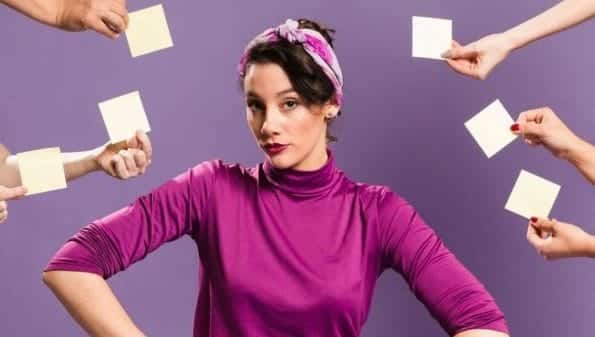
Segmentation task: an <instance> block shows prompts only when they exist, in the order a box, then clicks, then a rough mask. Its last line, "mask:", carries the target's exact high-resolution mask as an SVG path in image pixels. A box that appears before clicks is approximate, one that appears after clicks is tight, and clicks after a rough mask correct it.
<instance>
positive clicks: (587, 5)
mask: <svg viewBox="0 0 595 337" xmlns="http://www.w3.org/2000/svg"><path fill="white" fill-rule="evenodd" d="M593 16H595V0H564V1H561V2H560V3H558V4H557V5H555V6H554V7H552V8H550V9H548V10H546V11H545V12H543V13H541V14H539V15H537V16H535V17H533V18H531V19H529V20H527V21H525V22H523V23H521V24H520V25H518V26H516V27H513V28H511V29H509V30H508V31H506V32H505V33H504V34H505V35H506V36H507V37H508V39H509V40H510V42H511V48H512V49H513V50H514V49H518V48H521V47H524V46H526V45H527V44H529V43H531V42H533V41H536V40H538V39H541V38H544V37H546V36H549V35H552V34H555V33H558V32H560V31H563V30H566V29H568V28H571V27H574V26H575V25H578V24H579V23H582V22H583V21H585V20H588V19H590V18H592V17H593Z"/></svg>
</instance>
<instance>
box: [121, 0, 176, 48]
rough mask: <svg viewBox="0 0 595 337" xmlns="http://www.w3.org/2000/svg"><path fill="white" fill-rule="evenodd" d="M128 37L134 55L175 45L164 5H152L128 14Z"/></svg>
mask: <svg viewBox="0 0 595 337" xmlns="http://www.w3.org/2000/svg"><path fill="white" fill-rule="evenodd" d="M128 17H129V22H128V29H126V38H127V39H128V46H129V47H130V54H131V55H132V57H137V56H141V55H145V54H149V53H152V52H156V51H158V50H162V49H165V48H169V47H172V46H173V45H174V43H173V41H172V39H171V35H170V33H169V27H168V26H167V20H166V19H165V12H164V10H163V6H162V5H157V6H152V7H148V8H145V9H141V10H139V11H136V12H132V13H130V14H129V15H128Z"/></svg>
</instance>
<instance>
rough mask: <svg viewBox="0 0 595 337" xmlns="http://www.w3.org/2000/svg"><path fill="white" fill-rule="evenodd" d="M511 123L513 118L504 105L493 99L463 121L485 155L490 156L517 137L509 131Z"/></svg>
mask: <svg viewBox="0 0 595 337" xmlns="http://www.w3.org/2000/svg"><path fill="white" fill-rule="evenodd" d="M513 123H514V120H513V119H512V117H510V114H508V111H506V108H504V105H502V103H501V102H500V100H495V101H494V102H493V103H492V104H490V105H489V106H487V107H486V108H485V109H483V110H482V111H481V112H480V113H478V114H477V115H475V116H473V117H472V118H471V119H469V120H468V121H467V122H466V123H465V127H466V128H467V130H468V131H469V133H471V135H472V136H473V138H475V141H476V142H477V144H478V145H479V147H481V149H482V150H483V152H484V153H485V155H486V156H487V157H488V158H491V157H492V156H493V155H495V154H496V153H498V152H499V151H500V150H502V149H503V148H504V147H506V146H507V145H508V144H510V143H512V142H513V141H514V140H515V139H516V138H517V136H516V135H515V134H514V133H512V132H511V131H510V126H511V125H512V124H513Z"/></svg>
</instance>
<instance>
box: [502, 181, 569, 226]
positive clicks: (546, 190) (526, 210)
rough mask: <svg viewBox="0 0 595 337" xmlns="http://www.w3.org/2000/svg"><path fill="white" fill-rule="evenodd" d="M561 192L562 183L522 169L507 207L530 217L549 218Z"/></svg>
mask: <svg viewBox="0 0 595 337" xmlns="http://www.w3.org/2000/svg"><path fill="white" fill-rule="evenodd" d="M559 192H560V185H557V184H555V183H553V182H550V181H548V180H546V179H544V178H541V177H539V176H536V175H535V174H532V173H530V172H527V171H525V170H521V173H520V174H519V177H518V179H517V181H516V183H515V184H514V187H513V189H512V193H511V194H510V197H509V198H508V201H507V202H506V205H505V206H504V208H505V209H507V210H509V211H511V212H513V213H515V214H518V215H520V216H522V217H525V218H527V219H530V218H531V217H534V216H535V217H540V218H547V217H548V216H549V214H550V211H551V210H552V207H553V206H554V202H555V201H556V198H557V197H558V193H559Z"/></svg>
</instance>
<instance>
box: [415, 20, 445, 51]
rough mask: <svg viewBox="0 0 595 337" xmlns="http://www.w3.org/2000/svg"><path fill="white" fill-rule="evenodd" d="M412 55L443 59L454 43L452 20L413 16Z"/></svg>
mask: <svg viewBox="0 0 595 337" xmlns="http://www.w3.org/2000/svg"><path fill="white" fill-rule="evenodd" d="M412 35H413V37H412V52H411V53H412V56H413V57H421V58H428V59H434V60H442V59H443V57H442V56H441V54H442V53H444V52H445V51H447V50H449V49H450V48H451V44H452V21H451V20H446V19H436V18H427V17H420V16H414V17H413V18H412Z"/></svg>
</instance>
